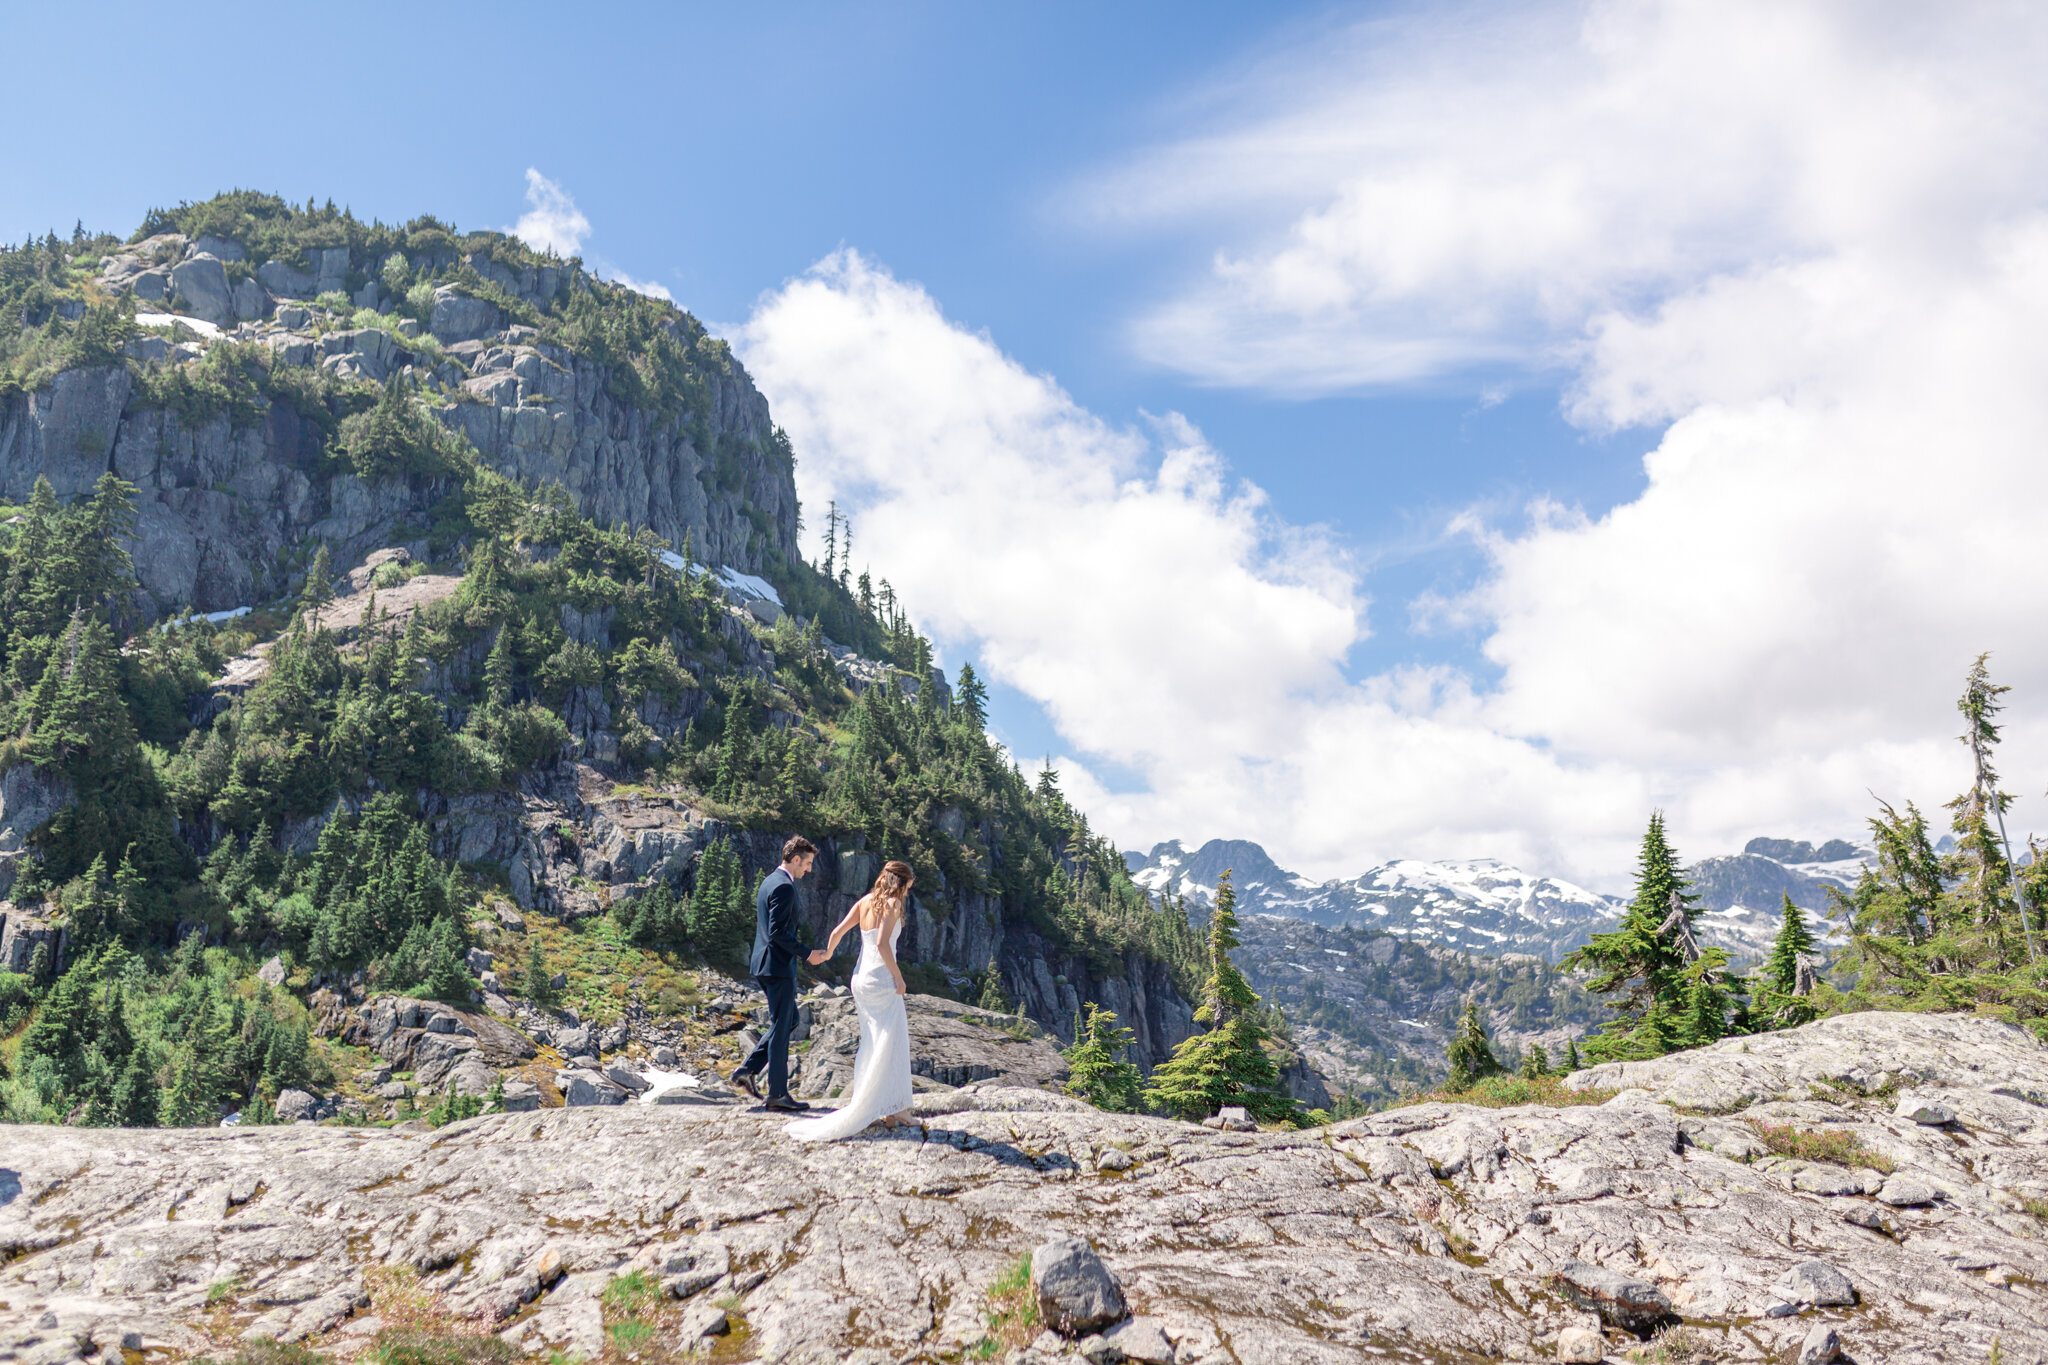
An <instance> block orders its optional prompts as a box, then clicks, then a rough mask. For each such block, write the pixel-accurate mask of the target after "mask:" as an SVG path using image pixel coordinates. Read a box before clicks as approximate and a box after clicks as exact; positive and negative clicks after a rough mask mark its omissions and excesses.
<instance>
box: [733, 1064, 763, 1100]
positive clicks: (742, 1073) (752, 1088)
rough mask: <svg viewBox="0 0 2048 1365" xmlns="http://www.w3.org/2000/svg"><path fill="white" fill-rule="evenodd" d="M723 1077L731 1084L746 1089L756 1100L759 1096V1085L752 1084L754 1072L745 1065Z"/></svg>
mask: <svg viewBox="0 0 2048 1365" xmlns="http://www.w3.org/2000/svg"><path fill="white" fill-rule="evenodd" d="M725 1079H726V1080H727V1081H728V1082H730V1083H731V1084H733V1085H735V1086H737V1087H739V1088H740V1089H741V1090H744V1091H746V1092H747V1093H748V1094H749V1095H752V1096H753V1097H754V1098H755V1099H757V1100H758V1099H760V1098H761V1087H760V1086H758V1085H755V1084H754V1073H753V1072H751V1071H748V1070H747V1069H746V1068H745V1067H742V1068H740V1069H739V1070H738V1071H735V1072H733V1073H732V1075H730V1076H727V1077H726V1078H725Z"/></svg>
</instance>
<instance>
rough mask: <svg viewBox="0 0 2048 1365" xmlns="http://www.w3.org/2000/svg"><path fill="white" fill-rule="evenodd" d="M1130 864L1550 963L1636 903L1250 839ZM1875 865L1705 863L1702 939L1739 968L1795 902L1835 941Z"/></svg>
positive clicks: (1451, 944) (1135, 869) (1170, 847)
mask: <svg viewBox="0 0 2048 1365" xmlns="http://www.w3.org/2000/svg"><path fill="white" fill-rule="evenodd" d="M1774 854H1775V855H1778V856H1772V855H1774ZM1124 856H1125V859H1126V861H1127V862H1129V864H1130V867H1131V873H1132V878H1133V880H1135V881H1136V882H1137V883H1138V884H1139V885H1140V886H1143V887H1144V888H1146V889H1147V890H1148V891H1151V892H1154V893H1155V894H1156V893H1159V892H1162V891H1170V892H1173V893H1175V894H1178V895H1185V896H1186V897H1187V898H1188V900H1189V902H1190V903H1191V905H1194V906H1197V907H1204V908H1206V907H1207V906H1208V905H1209V904H1210V903H1211V902H1212V900H1213V899H1214V895H1215V887H1216V882H1217V879H1218V878H1219V877H1220V876H1221V875H1222V874H1223V872H1224V871H1225V870H1226V869H1228V870H1230V872H1231V883H1232V885H1233V886H1235V887H1236V889H1237V899H1238V906H1239V908H1240V910H1241V911H1242V912H1244V913H1246V914H1269V915H1287V916H1290V917H1292V918H1295V919H1303V920H1309V921H1311V922H1313V923H1317V924H1326V925H1357V926H1361V927H1367V928H1373V929H1379V930H1384V931H1385V932H1387V933H1391V934H1397V935H1399V936H1401V937H1403V938H1412V939H1419V940H1422V941H1424V942H1429V943H1436V944H1440V945H1442V946H1444V947H1448V948H1459V949H1462V950H1464V951H1466V952H1475V953H1487V954H1496V953H1531V954H1535V955H1537V956H1540V957H1543V958H1546V959H1548V960H1550V961H1553V962H1554V961H1556V960H1557V959H1558V958H1560V957H1562V956H1563V955H1564V954H1565V953H1568V952H1570V951H1571V950H1572V949H1573V948H1576V947H1578V946H1579V945H1580V944H1582V943H1584V942H1585V941H1586V940H1587V939H1588V938H1589V937H1590V936H1591V935H1593V934H1595V933H1599V932H1601V931H1604V930H1606V929H1609V928H1611V927H1613V925H1614V923H1615V922H1616V921H1617V920H1618V919H1619V918H1620V914H1621V909H1622V907H1623V906H1624V905H1625V904H1627V901H1626V900H1625V899H1624V898H1622V897H1619V896H1608V895H1602V894H1601V893H1599V892H1597V891H1589V890H1587V889H1586V888H1584V887H1581V886H1576V885H1574V884H1572V883H1570V882H1566V881H1561V880H1559V879H1557V878H1554V877H1537V876H1533V875H1531V874H1529V873H1527V872H1524V871H1522V870H1521V869H1520V868H1517V867H1514V866H1511V865H1510V864H1507V863H1503V862H1500V861H1498V860H1497V859H1493V858H1458V859H1443V860H1439V861H1434V862H1430V861H1424V860H1422V859H1416V858H1396V859H1394V860H1392V861H1391V862H1386V863H1381V864H1379V865H1378V866H1376V867H1371V868H1367V869H1366V870H1365V871H1364V872H1362V873H1360V874H1359V875H1358V876H1356V877H1350V878H1338V879H1334V880H1331V881H1326V882H1316V881H1312V880H1310V879H1309V878H1307V877H1303V876H1300V875H1298V874H1296V873H1293V872H1289V871H1287V870H1286V869H1285V868H1282V867H1281V866H1279V865H1278V864H1277V863H1275V862H1274V861H1273V859H1272V858H1271V856H1270V855H1268V854H1267V852H1266V850H1265V849H1263V848H1261V847H1260V846H1259V845H1257V844H1255V843H1252V842H1250V841H1249V840H1244V839H1212V840H1210V841H1209V842H1208V843H1205V844H1203V845H1202V846H1201V847H1200V848H1198V849H1194V850H1189V849H1188V848H1187V847H1186V846H1185V845H1183V844H1182V843H1181V842H1180V841H1179V840H1177V839H1176V840H1168V841H1167V842H1165V843H1162V844H1155V845H1154V846H1153V848H1152V851H1151V852H1150V853H1127V854H1125V855H1124ZM1871 857H1872V855H1871V852H1870V850H1869V849H1868V848H1867V847H1864V846H1862V845H1858V844H1852V843H1850V842H1849V841H1847V840H1842V839H1834V840H1830V841H1828V842H1827V843H1825V844H1822V845H1820V846H1819V847H1817V848H1816V847H1815V846H1814V845H1813V844H1810V843H1805V842H1798V841H1793V840H1789V839H1761V838H1760V839H1752V840H1751V841H1750V842H1749V845H1748V846H1747V847H1746V848H1745V849H1744V851H1743V852H1741V853H1736V854H1729V855H1725V856H1719V857H1711V858H1703V859H1701V860H1700V861H1699V862H1698V863H1695V864H1694V865H1693V866H1692V867H1691V868H1690V869H1689V871H1690V874H1691V877H1692V881H1693V889H1694V891H1695V892H1696V893H1697V894H1698V895H1699V897H1700V900H1699V911H1700V915H1699V926H1700V929H1701V931H1702V932H1703V934H1704V936H1705V937H1706V938H1707V940H1708V941H1709V942H1714V943H1720V944H1722V945H1723V946H1725V947H1727V948H1729V949H1730V950H1731V951H1732V952H1733V953H1734V955H1735V956H1736V957H1737V958H1746V957H1750V956H1753V955H1756V954H1758V953H1760V952H1762V951H1764V950H1765V949H1767V948H1768V947H1769V945H1770V941H1771V938H1772V936H1773V935H1775V934H1776V932H1777V928H1778V919H1779V913H1780V907H1781V905H1782V903H1783V897H1784V896H1787V895H1789V896H1791V898H1792V901H1793V903H1794V904H1795V905H1798V906H1800V907H1801V908H1802V909H1804V910H1806V911H1807V912H1808V913H1809V914H1810V915H1812V916H1814V917H1815V921H1816V922H1815V924H1814V929H1815V932H1816V933H1817V934H1819V935H1821V936H1822V937H1823V938H1829V937H1838V936H1839V934H1840V926H1839V924H1838V923H1837V922H1836V920H1835V919H1834V918H1833V917H1831V916H1830V914H1829V911H1830V909H1831V907H1832V905H1833V902H1832V900H1831V898H1830V897H1829V896H1828V894H1827V892H1828V888H1829V887H1830V886H1833V887H1835V888H1837V889H1839V890H1842V891H1847V890H1848V889H1849V887H1851V886H1853V885H1854V884H1855V881H1856V878H1857V877H1859V876H1860V875H1862V871H1863V866H1864V864H1865V863H1866V862H1867V861H1869V860H1870V859H1871Z"/></svg>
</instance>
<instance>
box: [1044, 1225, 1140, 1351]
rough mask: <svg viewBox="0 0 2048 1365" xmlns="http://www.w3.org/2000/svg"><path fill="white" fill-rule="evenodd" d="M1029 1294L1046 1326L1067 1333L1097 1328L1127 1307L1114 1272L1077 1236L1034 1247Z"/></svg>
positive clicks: (1084, 1333) (1120, 1315)
mask: <svg viewBox="0 0 2048 1365" xmlns="http://www.w3.org/2000/svg"><path fill="white" fill-rule="evenodd" d="M1031 1292H1032V1293H1033V1294H1034V1295H1036V1296H1037V1298H1038V1314H1039V1317H1040V1318H1042V1319H1043V1320H1044V1322H1045V1325H1046V1326H1048V1327H1050V1328H1051V1329H1052V1330H1053V1331H1055V1332H1059V1333H1061V1334H1062V1335H1064V1336H1069V1337H1084V1336H1087V1335H1088V1334H1089V1333H1090V1332H1099V1331H1101V1330H1102V1329H1103V1328H1105V1327H1107V1326H1109V1325H1110V1324H1111V1323H1113V1322H1119V1321H1121V1320H1122V1319H1123V1318H1124V1316H1125V1315H1126V1314H1127V1313H1128V1312H1129V1311H1130V1310H1129V1309H1128V1308H1127V1307H1126V1306H1125V1304H1124V1291H1123V1287H1122V1286H1121V1285H1119V1284H1118V1283H1117V1282H1116V1276H1115V1275H1112V1274H1111V1273H1110V1270H1109V1267H1108V1266H1106V1265H1104V1264H1103V1263H1102V1258H1101V1257H1100V1256H1098V1255H1096V1254H1095V1248H1094V1247H1091V1246H1089V1245H1088V1243H1086V1242H1084V1241H1082V1240H1081V1239H1080V1238H1079V1237H1055V1238H1053V1239H1052V1240H1050V1241H1047V1242H1041V1243H1039V1244H1038V1246H1037V1247H1036V1248H1034V1249H1033V1250H1032V1253H1031Z"/></svg>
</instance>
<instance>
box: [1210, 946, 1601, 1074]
mask: <svg viewBox="0 0 2048 1365" xmlns="http://www.w3.org/2000/svg"><path fill="white" fill-rule="evenodd" d="M1240 939H1241V946H1240V947H1239V949H1238V951H1237V952H1236V954H1234V957H1235V960H1236V962H1237V964H1238V966H1239V968H1240V969H1242V970H1243V972H1244V974H1245V978H1246V980H1248V981H1250V982H1251V984H1252V988H1253V989H1254V990H1256V991H1257V992H1258V993H1259V998H1260V999H1261V1000H1263V1001H1265V1002H1266V1003H1267V1004H1269V1005H1277V1006H1279V1007H1280V1009H1281V1010H1282V1011H1284V1012H1285V1014H1286V1017H1287V1020H1288V1022H1289V1024H1290V1026H1291V1029H1292V1033H1293V1037H1294V1043H1295V1045H1296V1046H1297V1047H1298V1048H1299V1049H1300V1050H1301V1051H1302V1052H1303V1054H1304V1055H1305V1056H1306V1057H1307V1058H1308V1061H1309V1064H1310V1065H1311V1066H1312V1067H1313V1068H1314V1069H1315V1070H1316V1071H1317V1072H1318V1073H1319V1074H1320V1075H1321V1076H1323V1077H1324V1079H1325V1082H1326V1084H1327V1085H1328V1086H1329V1087H1330V1089H1331V1091H1332V1092H1333V1093H1335V1092H1343V1091H1349V1092H1350V1093H1351V1095H1352V1096H1353V1097H1354V1098H1355V1099H1358V1100H1361V1101H1371V1102H1384V1101H1386V1100H1390V1099H1392V1098H1394V1097H1395V1096H1396V1095H1397V1094H1399V1093H1401V1092H1403V1091H1405V1090H1409V1089H1414V1088H1416V1087H1418V1086H1421V1085H1426V1084H1431V1083H1434V1082H1436V1081H1438V1080H1441V1079H1442V1078H1443V1076H1444V1075H1445V1073H1446V1072H1447V1071H1448V1070H1449V1069H1450V1064H1449V1061H1448V1060H1447V1058H1446V1055H1445V1054H1446V1051H1447V1049H1448V1048H1449V1047H1450V1044H1451V1039H1452V1038H1453V1037H1454V1036H1455V1034H1456V1031H1457V1019H1458V1015H1459V1013H1460V1011H1462V1010H1463V1009H1464V1007H1465V1002H1466V1001H1467V1000H1471V1001H1473V1002H1474V1003H1476V1004H1477V1005H1478V1006H1479V1010H1480V1016H1481V1018H1482V1019H1484V1020H1485V1023H1486V1029H1487V1034H1488V1036H1489V1037H1490V1038H1491V1039H1492V1040H1493V1048H1494V1051H1495V1053H1496V1054H1497V1055H1498V1056H1499V1057H1500V1058H1501V1060H1502V1061H1503V1062H1505V1063H1507V1064H1508V1065H1510V1066H1513V1065H1515V1064H1516V1063H1517V1062H1518V1061H1519V1059H1520V1058H1521V1056H1522V1055H1523V1053H1525V1052H1526V1051H1527V1050H1528V1049H1529V1048H1531V1047H1541V1048H1543V1049H1544V1051H1545V1053H1546V1054H1547V1056H1548V1057H1549V1058H1550V1059H1551V1060H1552V1061H1553V1062H1555V1061H1561V1060H1562V1059H1563V1058H1564V1055H1565V1047H1566V1044H1567V1043H1568V1042H1569V1041H1570V1040H1571V1039H1574V1038H1579V1037H1583V1036H1584V1035H1585V1034H1587V1033H1588V1032H1591V1031H1592V1030H1593V1029H1594V1028H1595V1027H1597V1026H1598V1025H1599V1023H1600V1022H1601V1021H1602V1020H1603V1019H1605V1018H1606V1017H1607V1014H1606V1011H1605V1010H1604V1009H1603V1008H1602V1007H1601V1006H1600V1004H1599V1003H1598V1002H1597V1001H1596V1000H1595V999H1593V998H1592V997H1591V996H1589V995H1588V994H1587V993H1586V992H1585V991H1584V990H1583V989H1582V988H1580V987H1579V986H1578V985H1577V984H1576V983H1575V982H1573V981H1571V980H1570V979H1569V978H1567V977H1565V976H1564V975H1563V974H1562V973H1561V972H1559V971H1558V969H1557V968H1556V967H1554V966H1552V965H1551V964H1550V963H1548V962H1546V961H1544V960H1543V959H1542V958H1540V957H1535V956H1532V955H1529V954H1526V953H1508V954H1503V955H1500V956H1494V957H1488V956H1482V955H1479V954H1475V953H1462V952H1459V951H1458V950H1456V949H1454V948H1439V947H1437V946H1435V945H1434V944H1429V943H1419V942H1416V941H1415V940H1412V939H1402V938H1397V937H1395V936H1394V935H1392V934H1387V933H1382V932H1379V931H1377V930H1371V929H1363V928H1359V927H1357V926H1338V927H1332V926H1328V925H1322V924H1315V923H1312V922H1310V921H1307V920H1298V919H1292V918H1289V917H1288V916H1285V915H1248V916H1246V917H1245V918H1244V919H1243V920H1241V921H1240Z"/></svg>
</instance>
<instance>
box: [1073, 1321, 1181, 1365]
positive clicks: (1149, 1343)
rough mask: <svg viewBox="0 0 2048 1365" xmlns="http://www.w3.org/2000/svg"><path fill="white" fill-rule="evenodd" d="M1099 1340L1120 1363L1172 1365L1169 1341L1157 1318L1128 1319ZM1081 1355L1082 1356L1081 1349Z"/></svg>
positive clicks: (1171, 1344)
mask: <svg viewBox="0 0 2048 1365" xmlns="http://www.w3.org/2000/svg"><path fill="white" fill-rule="evenodd" d="M1102 1340H1103V1342H1104V1344H1106V1345H1107V1346H1108V1347H1109V1348H1110V1349H1111V1350H1113V1351H1115V1352H1116V1353H1117V1358H1118V1359H1121V1360H1135V1361H1138V1362H1140V1365H1173V1342H1172V1341H1170V1340H1168V1338H1167V1335H1166V1329H1165V1328H1164V1327H1162V1326H1160V1324H1159V1319H1157V1318H1131V1319H1129V1320H1128V1321H1125V1322H1120V1323H1118V1324H1117V1325H1116V1326H1114V1327H1112V1328H1110V1329H1109V1330H1108V1331H1107V1332H1104V1333H1103V1334H1102ZM1083 1354H1086V1350H1085V1348H1084V1350H1083Z"/></svg>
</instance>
